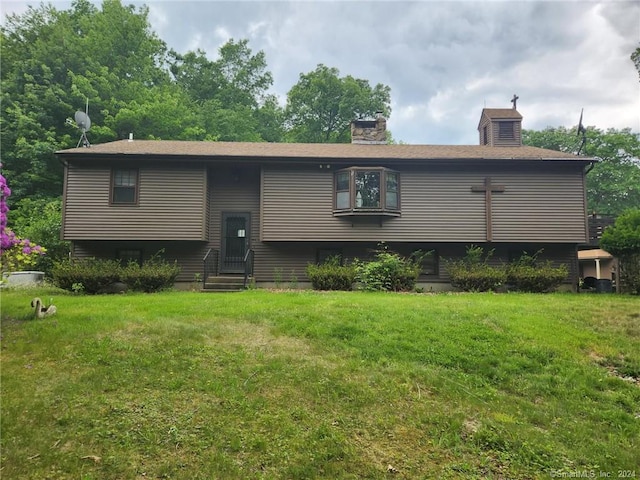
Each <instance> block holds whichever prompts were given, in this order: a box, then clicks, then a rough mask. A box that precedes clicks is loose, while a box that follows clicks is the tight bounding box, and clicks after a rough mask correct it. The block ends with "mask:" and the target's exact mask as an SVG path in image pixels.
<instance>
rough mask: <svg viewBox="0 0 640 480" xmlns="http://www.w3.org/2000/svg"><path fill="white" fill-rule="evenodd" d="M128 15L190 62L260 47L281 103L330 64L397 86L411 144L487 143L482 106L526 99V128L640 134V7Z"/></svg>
mask: <svg viewBox="0 0 640 480" xmlns="http://www.w3.org/2000/svg"><path fill="white" fill-rule="evenodd" d="M51 3H54V4H55V5H56V7H57V8H59V9H66V8H69V5H70V2H62V1H54V2H51ZM94 3H97V4H100V2H99V1H96V2H94ZM123 3H125V4H134V5H141V4H142V3H145V4H146V5H148V6H149V9H150V17H149V20H150V22H151V26H152V28H153V30H155V32H156V33H157V34H158V36H159V37H160V38H162V39H163V40H164V41H165V42H166V43H167V45H168V47H169V48H173V49H174V50H176V51H178V52H180V53H184V52H186V51H188V50H195V49H197V48H200V49H202V50H204V51H205V52H207V54H208V56H209V57H210V58H212V59H214V58H216V56H217V51H218V48H219V47H220V46H221V45H222V44H224V43H225V42H226V41H227V40H229V39H230V38H234V39H236V40H239V39H244V38H247V39H249V47H250V48H251V49H252V50H253V51H254V52H257V51H259V50H264V52H265V54H266V59H267V65H268V69H269V70H270V71H271V72H272V74H273V78H274V84H273V87H272V93H275V94H277V95H278V96H279V97H280V99H281V101H282V103H283V104H284V101H285V98H286V94H287V92H288V91H289V89H290V88H291V87H292V86H293V85H294V84H295V83H296V82H297V81H298V78H299V75H300V73H307V72H309V71H312V70H314V69H315V67H316V65H317V64H319V63H323V64H325V65H327V66H329V67H336V68H338V69H339V70H340V74H341V76H344V75H352V76H354V77H357V78H363V79H366V80H368V81H369V82H370V83H371V84H372V85H375V84H376V83H383V84H386V85H389V86H390V87H391V100H392V113H391V116H390V118H389V121H388V128H389V129H390V130H391V131H392V133H393V136H394V138H395V139H396V140H398V141H404V142H406V143H412V144H476V143H477V142H478V132H477V126H478V121H479V119H480V114H481V111H482V108H483V107H490V108H509V107H511V103H510V99H511V98H512V96H513V95H514V94H517V95H518V96H519V97H520V99H519V100H518V104H517V106H518V111H519V112H520V113H521V114H522V115H523V117H524V118H523V128H526V129H534V130H541V129H544V128H545V127H547V126H554V127H557V126H560V125H563V126H566V127H571V126H574V125H576V124H577V123H578V118H579V116H580V110H581V108H584V123H585V125H587V126H595V127H597V128H600V129H607V128H625V127H630V128H632V129H633V131H635V132H640V82H639V76H638V72H637V71H636V69H635V67H634V65H633V63H632V62H631V60H630V58H629V57H630V55H631V53H632V52H633V51H634V50H635V49H636V48H637V47H638V46H640V2H639V1H638V0H634V1H611V0H609V1H551V0H547V1H526V0H525V1H517V2H516V1H475V2H467V1H429V0H422V1H413V2H406V1H390V0H387V1H296V2H287V1H233V2H230V1H214V0H201V1H196V0H192V1H177V0H174V1H158V0H148V1H146V2H135V1H126V0H124V1H123ZM27 4H33V5H37V4H39V2H17V1H11V0H9V1H6V0H3V1H2V7H1V8H2V11H3V16H4V14H5V13H7V12H23V11H24V10H25V8H26V5H27Z"/></svg>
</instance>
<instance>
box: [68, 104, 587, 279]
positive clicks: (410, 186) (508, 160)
mask: <svg viewBox="0 0 640 480" xmlns="http://www.w3.org/2000/svg"><path fill="white" fill-rule="evenodd" d="M521 119H522V117H521V116H520V114H519V113H518V112H517V111H515V109H510V110H507V109H484V110H483V112H482V115H481V120H480V124H479V126H478V130H479V132H480V145H475V146H470V145H466V146H464V145H463V146H452V145H387V144H383V143H382V142H381V141H379V137H380V132H377V133H376V131H375V129H376V127H377V126H379V125H381V126H382V128H384V125H385V122H384V121H380V119H378V120H374V121H364V122H360V123H361V124H360V125H358V124H357V122H356V123H355V128H352V133H353V132H355V135H358V134H362V132H364V133H365V136H360V137H359V138H354V142H353V143H351V144H287V143H280V144H271V143H242V142H237V143H232V142H184V141H145V140H133V141H131V140H123V141H116V142H111V143H106V144H102V145H92V146H91V147H89V148H74V149H70V150H64V151H60V152H57V154H58V156H59V158H60V159H61V160H62V162H63V163H64V165H65V190H64V208H63V230H62V237H63V238H64V239H65V240H70V241H71V242H72V245H73V249H72V253H73V255H74V256H77V257H89V256H93V257H104V258H121V259H124V260H126V259H131V258H140V259H145V258H148V257H150V256H152V255H154V254H155V253H156V252H158V251H160V250H164V256H165V258H167V259H169V260H177V261H178V263H179V264H180V265H181V267H182V273H181V275H180V277H179V281H182V282H190V281H193V280H194V278H195V276H196V274H201V272H202V271H203V261H202V260H203V258H204V256H205V255H206V254H207V252H213V253H210V255H215V256H216V268H215V272H214V274H238V273H240V271H241V268H240V267H239V266H238V263H237V261H238V258H241V257H243V254H244V252H246V249H248V248H250V249H251V250H252V251H253V253H254V278H255V281H256V283H257V284H258V285H261V284H270V283H273V282H274V281H277V280H282V281H283V282H284V283H287V282H299V283H303V282H305V281H306V280H307V279H306V277H305V267H306V265H307V264H308V263H309V262H316V261H318V260H319V259H322V258H324V257H326V256H327V255H331V254H334V253H335V254H340V255H342V257H343V258H345V259H352V258H365V257H367V256H369V255H371V252H372V251H373V250H374V249H375V248H376V246H377V244H378V243H379V242H386V243H387V244H388V245H389V246H390V247H391V248H392V249H394V250H396V251H399V252H401V253H407V254H408V253H411V252H412V251H414V250H417V249H422V250H433V251H434V252H435V256H434V260H433V262H431V263H429V265H428V266H426V267H425V272H424V274H423V276H422V277H421V283H424V284H427V286H428V287H429V288H434V289H443V288H447V287H448V277H447V273H446V269H445V268H444V267H443V265H442V262H438V259H445V258H457V257H460V256H461V255H464V252H465V248H466V247H467V246H468V245H471V244H476V245H486V246H487V247H488V248H491V249H494V250H495V254H494V257H493V258H494V259H493V261H495V262H507V261H508V260H509V259H512V258H514V257H516V256H518V255H519V254H521V253H522V252H523V251H526V252H529V253H533V252H536V251H538V250H541V249H542V250H543V253H542V258H543V259H550V260H552V261H554V262H556V263H566V264H568V265H569V266H570V269H571V275H570V278H568V279H567V282H568V283H569V284H572V285H575V284H577V255H576V251H577V245H579V244H583V243H585V242H586V241H587V235H588V233H587V224H586V206H585V170H586V169H585V167H586V166H588V165H589V164H590V163H592V162H593V159H589V158H584V157H577V156H574V155H571V154H566V153H561V152H556V151H551V150H544V149H539V148H535V147H527V146H522V142H521V133H520V132H521V125H520V123H521ZM509 122H511V123H512V125H510V126H505V125H502V124H504V123H509ZM372 132H373V137H371V134H372ZM367 135H369V137H367ZM376 135H377V136H376ZM371 138H373V140H371Z"/></svg>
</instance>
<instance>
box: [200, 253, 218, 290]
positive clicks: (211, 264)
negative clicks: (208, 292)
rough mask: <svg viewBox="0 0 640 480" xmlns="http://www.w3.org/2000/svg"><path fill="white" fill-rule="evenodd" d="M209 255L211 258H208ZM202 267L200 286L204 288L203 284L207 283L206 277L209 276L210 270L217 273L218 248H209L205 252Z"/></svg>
mask: <svg viewBox="0 0 640 480" xmlns="http://www.w3.org/2000/svg"><path fill="white" fill-rule="evenodd" d="M212 254H213V255H212ZM209 257H211V258H209ZM202 269H203V275H202V288H204V287H205V284H206V283H207V278H209V274H211V273H212V272H216V273H217V270H218V250H215V249H213V248H210V249H209V250H207V253H206V254H205V256H204V258H203V259H202Z"/></svg>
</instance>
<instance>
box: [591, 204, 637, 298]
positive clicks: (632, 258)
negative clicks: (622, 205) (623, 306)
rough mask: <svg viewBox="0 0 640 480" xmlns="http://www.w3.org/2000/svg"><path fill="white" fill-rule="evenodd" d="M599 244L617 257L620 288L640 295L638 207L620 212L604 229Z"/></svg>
mask: <svg viewBox="0 0 640 480" xmlns="http://www.w3.org/2000/svg"><path fill="white" fill-rule="evenodd" d="M600 246H601V247H602V248H604V249H605V250H606V251H607V252H609V253H610V254H612V255H614V256H616V257H618V262H619V268H620V272H619V275H620V277H619V278H620V285H621V286H622V290H623V291H624V292H628V293H632V294H636V295H640V208H636V209H631V210H627V211H625V212H624V213H622V214H621V215H620V216H619V217H618V218H617V219H616V223H615V224H614V225H613V226H611V227H608V228H607V229H606V230H605V231H604V233H603V234H602V239H601V240H600Z"/></svg>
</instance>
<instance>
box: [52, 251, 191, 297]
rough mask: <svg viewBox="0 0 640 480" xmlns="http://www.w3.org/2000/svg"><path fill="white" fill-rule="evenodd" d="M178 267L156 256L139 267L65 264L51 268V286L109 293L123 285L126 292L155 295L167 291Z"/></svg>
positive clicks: (90, 261) (87, 262)
mask: <svg viewBox="0 0 640 480" xmlns="http://www.w3.org/2000/svg"><path fill="white" fill-rule="evenodd" d="M179 273H180V267H178V265H177V264H170V263H168V262H166V261H165V260H163V259H161V258H159V257H158V255H157V254H156V255H155V256H154V257H152V258H151V259H150V260H148V261H147V262H145V263H143V264H142V266H140V265H138V264H137V263H135V262H131V263H129V264H128V265H126V266H122V265H121V264H120V262H118V261H117V260H103V259H96V258H90V259H84V260H75V259H72V260H66V261H62V262H56V263H54V265H53V268H52V271H51V275H52V277H53V283H54V284H55V285H56V286H58V287H60V288H63V289H64V290H69V291H72V292H77V291H78V286H79V285H81V286H82V291H83V292H84V293H89V294H95V293H102V292H106V291H109V287H110V286H111V285H112V284H113V283H115V282H122V283H125V284H126V285H127V286H128V287H129V288H130V289H132V290H136V291H141V292H157V291H159V290H162V289H165V288H169V287H171V286H172V285H173V283H174V282H175V280H176V278H177V276H178V274H179Z"/></svg>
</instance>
